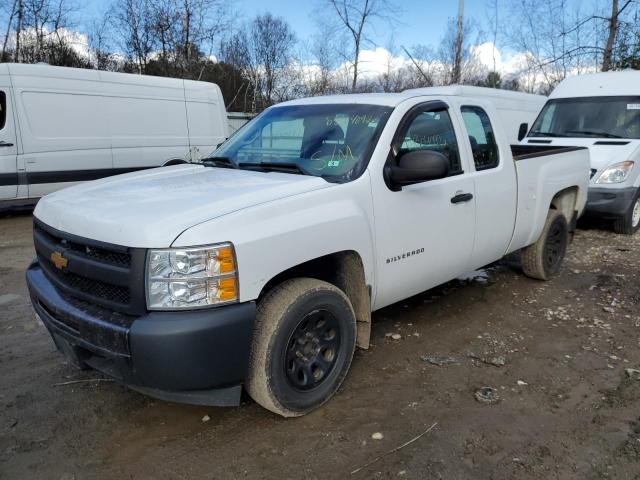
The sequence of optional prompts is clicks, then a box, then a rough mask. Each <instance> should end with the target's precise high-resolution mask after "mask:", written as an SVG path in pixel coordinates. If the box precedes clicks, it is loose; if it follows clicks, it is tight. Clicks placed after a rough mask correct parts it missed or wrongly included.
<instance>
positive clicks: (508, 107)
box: [403, 85, 547, 144]
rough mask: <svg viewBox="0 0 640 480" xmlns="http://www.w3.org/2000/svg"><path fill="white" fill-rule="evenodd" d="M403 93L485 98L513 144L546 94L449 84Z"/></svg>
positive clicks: (523, 131) (525, 132)
mask: <svg viewBox="0 0 640 480" xmlns="http://www.w3.org/2000/svg"><path fill="white" fill-rule="evenodd" d="M403 93H415V94H423V95H455V96H463V97H475V98H483V99H487V100H489V101H490V102H491V104H492V105H493V106H494V108H495V109H496V113H497V114H498V115H499V116H500V120H501V121H502V124H503V125H504V129H505V133H506V135H507V140H508V141H509V142H510V143H511V144H516V143H518V142H519V141H520V140H522V139H523V138H524V136H525V135H526V134H527V130H528V129H529V126H530V125H531V124H532V123H533V121H534V120H535V119H536V117H537V116H538V113H540V110H541V109H542V107H544V104H545V102H546V101H547V97H545V96H544V95H534V94H531V93H523V92H514V91H512V90H501V89H498V88H486V87H469V86H466V85H451V86H447V87H427V88H413V89H409V90H405V91H404V92H403Z"/></svg>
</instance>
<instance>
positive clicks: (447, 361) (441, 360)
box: [422, 355, 460, 367]
mask: <svg viewBox="0 0 640 480" xmlns="http://www.w3.org/2000/svg"><path fill="white" fill-rule="evenodd" d="M422 360H424V361H425V362H427V363H430V364H431V365H437V366H438V367H441V366H443V365H460V361H459V360H458V359H457V358H456V357H438V356H432V355H425V356H424V357H422Z"/></svg>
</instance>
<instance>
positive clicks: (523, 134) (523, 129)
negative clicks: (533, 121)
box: [518, 123, 529, 141]
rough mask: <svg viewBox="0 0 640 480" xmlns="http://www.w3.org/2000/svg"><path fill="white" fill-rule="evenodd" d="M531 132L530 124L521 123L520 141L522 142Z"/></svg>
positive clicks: (519, 130)
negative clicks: (529, 131) (528, 132)
mask: <svg viewBox="0 0 640 480" xmlns="http://www.w3.org/2000/svg"><path fill="white" fill-rule="evenodd" d="M528 130H529V124H528V123H521V124H520V128H519V129H518V141H520V140H522V139H523V138H524V137H526V135H527V131H528Z"/></svg>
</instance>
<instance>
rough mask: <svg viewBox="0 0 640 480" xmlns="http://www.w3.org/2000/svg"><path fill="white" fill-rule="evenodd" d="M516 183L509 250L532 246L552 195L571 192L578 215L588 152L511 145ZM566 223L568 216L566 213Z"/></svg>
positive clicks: (586, 179) (586, 176) (584, 196)
mask: <svg viewBox="0 0 640 480" xmlns="http://www.w3.org/2000/svg"><path fill="white" fill-rule="evenodd" d="M511 152H512V154H513V160H514V164H515V167H516V176H517V182H518V207H517V212H518V213H517V216H516V225H515V228H514V232H513V238H512V240H511V245H510V246H509V251H508V252H507V253H510V252H513V251H515V250H518V249H520V248H523V247H526V246H528V245H531V244H532V243H534V242H535V241H536V240H537V239H538V237H539V236H540V233H541V231H542V227H543V226H544V224H545V218H546V216H547V214H548V211H549V205H551V202H552V200H553V197H554V195H556V194H557V193H558V192H560V191H563V190H565V189H568V190H571V191H574V192H575V195H576V199H575V206H574V207H572V208H571V210H572V211H574V210H575V211H576V212H577V213H578V215H580V214H581V213H582V211H583V209H584V205H585V203H586V200H587V189H586V188H585V187H586V185H588V182H589V177H590V173H591V171H590V167H591V164H590V161H589V151H588V149H586V148H585V147H558V146H549V145H511ZM567 214H568V215H567V221H568V222H571V220H572V218H571V214H570V213H569V212H567Z"/></svg>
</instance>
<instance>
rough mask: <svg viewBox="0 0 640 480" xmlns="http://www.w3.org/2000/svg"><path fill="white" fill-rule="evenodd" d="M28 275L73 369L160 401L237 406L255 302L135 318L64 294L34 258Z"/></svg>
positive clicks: (33, 297)
mask: <svg viewBox="0 0 640 480" xmlns="http://www.w3.org/2000/svg"><path fill="white" fill-rule="evenodd" d="M26 276H27V285H28V287H29V293H30V295H31V301H32V303H33V307H34V309H35V311H36V313H37V315H38V316H39V317H40V319H41V320H42V322H43V323H44V325H45V326H46V327H47V329H48V330H49V332H50V333H51V336H52V337H53V340H54V342H55V344H56V346H57V348H58V349H59V350H60V351H61V352H62V353H64V354H65V356H67V357H68V358H69V359H70V360H71V361H72V362H73V363H74V364H76V365H77V366H78V367H80V368H93V369H95V370H98V371H100V372H101V373H103V374H104V375H107V376H108V377H111V378H113V379H114V380H116V381H119V382H121V383H123V384H125V385H127V386H128V387H130V388H132V389H133V390H137V391H140V392H142V393H145V394H147V395H150V396H152V397H156V398H160V399H163V400H168V401H175V402H182V403H191V404H199V405H238V404H239V403H240V394H241V391H242V386H241V384H242V383H243V381H244V380H245V377H246V373H247V369H248V365H249V353H250V346H251V337H252V332H253V324H254V319H255V310H256V307H255V303H253V302H248V303H240V304H235V305H230V306H223V307H219V308H212V309H206V310H191V311H184V312H149V313H147V314H146V315H143V316H139V317H132V316H127V315H122V314H118V313H114V312H110V311H107V310H105V309H104V308H101V307H97V306H95V305H91V304H89V303H87V302H84V301H79V300H76V299H75V298H72V297H68V296H67V295H63V294H61V293H60V292H59V291H58V290H57V289H56V288H55V287H54V286H53V284H52V283H51V282H50V281H49V280H48V279H47V277H46V276H45V275H44V273H43V271H42V269H41V268H40V266H39V265H38V263H37V262H34V263H32V264H31V266H30V267H29V269H28V270H27V275H26Z"/></svg>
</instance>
